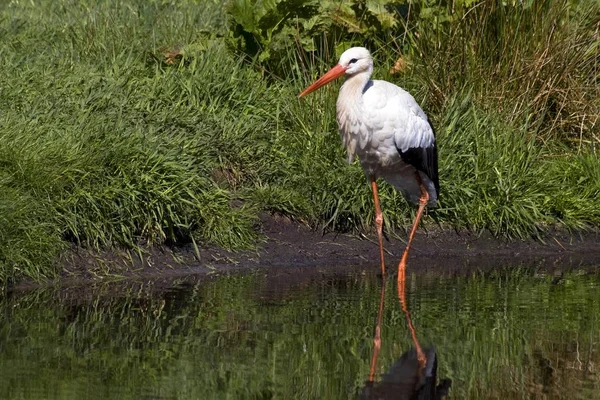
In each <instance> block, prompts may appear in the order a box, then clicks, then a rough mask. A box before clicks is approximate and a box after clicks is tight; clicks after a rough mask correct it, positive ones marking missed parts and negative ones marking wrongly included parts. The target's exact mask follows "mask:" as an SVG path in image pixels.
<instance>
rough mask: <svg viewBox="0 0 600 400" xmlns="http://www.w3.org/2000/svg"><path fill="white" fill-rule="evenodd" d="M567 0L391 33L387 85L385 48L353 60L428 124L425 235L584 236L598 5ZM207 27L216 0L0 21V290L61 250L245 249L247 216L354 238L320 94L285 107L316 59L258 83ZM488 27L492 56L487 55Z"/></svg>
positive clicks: (117, 4) (588, 218) (42, 268)
mask: <svg viewBox="0 0 600 400" xmlns="http://www.w3.org/2000/svg"><path fill="white" fill-rule="evenodd" d="M568 4H570V3H557V5H556V6H547V7H549V8H550V9H549V10H548V11H547V12H546V15H545V16H543V17H538V16H537V14H535V13H534V11H536V10H537V11H540V10H538V9H532V10H531V11H529V10H520V11H519V10H518V9H517V8H515V9H514V10H513V9H510V8H504V9H496V8H494V7H492V6H491V5H489V3H487V2H486V3H481V4H480V5H478V6H477V7H474V8H473V9H472V10H471V9H465V10H464V11H463V15H462V17H461V18H460V19H458V21H459V22H460V23H457V25H453V24H451V25H449V26H448V27H445V28H444V29H437V30H432V32H437V33H436V34H438V35H440V37H439V38H437V37H436V38H429V37H428V35H429V34H430V33H429V32H428V31H425V30H423V31H421V32H419V35H417V34H416V33H415V32H412V31H411V32H409V34H407V35H406V38H407V39H406V41H407V42H409V43H410V48H411V49H414V51H412V52H406V55H405V56H406V57H407V60H408V61H409V63H408V65H409V68H407V69H406V70H405V71H404V72H403V73H402V74H400V75H399V76H390V75H389V74H388V73H387V70H388V69H389V67H391V66H392V65H393V63H394V62H395V59H396V58H397V56H398V54H397V53H394V52H386V51H385V48H384V47H380V48H375V49H373V53H374V55H375V57H376V64H377V67H376V77H378V78H381V77H386V78H389V79H391V80H393V81H395V82H396V83H398V84H400V85H401V86H404V87H406V88H407V89H410V90H411V92H413V93H414V94H415V96H416V97H417V98H418V100H419V101H420V102H421V103H422V104H423V105H424V106H425V107H426V109H427V111H428V112H429V115H430V117H431V118H432V120H433V121H434V124H435V125H436V127H437V131H438V144H439V147H440V157H441V159H440V166H441V171H440V175H441V183H442V194H441V201H440V208H439V209H438V210H436V211H431V212H430V215H431V216H433V217H435V219H432V218H426V219H425V221H424V222H425V226H427V225H429V226H431V225H432V222H433V221H435V222H436V223H438V224H441V225H442V226H443V227H463V228H467V229H473V230H477V231H479V230H483V229H489V230H491V231H492V232H494V233H495V234H497V235H506V236H515V237H528V236H531V235H540V234H542V233H543V232H544V230H545V228H546V227H548V226H551V225H560V226H565V227H568V228H589V227H595V226H597V224H598V222H599V220H600V212H599V211H598V210H600V204H599V202H600V200H599V199H600V196H598V192H599V190H600V187H599V183H598V182H600V180H599V177H600V171H599V170H600V167H599V164H598V161H597V157H596V146H597V137H598V128H597V124H595V118H596V117H597V115H598V108H597V107H598V104H599V103H598V102H595V101H592V99H597V98H598V96H597V94H598V82H597V76H598V75H597V73H598V72H597V70H596V69H594V68H596V67H595V64H593V62H592V61H593V60H597V57H598V50H597V42H593V40H592V39H593V38H594V34H595V33H594V32H595V31H594V29H595V28H594V26H593V24H592V25H590V24H591V22H590V21H592V19H591V17H590V15H596V14H593V13H594V12H596V13H597V12H598V10H597V9H598V7H597V6H592V5H590V6H589V10H588V11H589V12H587V13H582V12H580V11H577V10H579V9H577V10H571V9H569V8H568ZM565 12H568V16H569V18H568V19H566V20H565V19H562V20H561V21H563V22H561V24H557V25H556V27H555V29H554V31H553V33H552V35H549V36H548V35H546V36H544V35H545V34H544V29H546V28H547V27H548V26H551V21H553V19H552V18H553V17H552V16H553V15H555V14H560V15H563V14H561V13H565ZM498 13H505V14H506V15H504V14H502V15H500V14H498ZM519 13H520V14H519ZM498 15H500V16H504V17H506V21H507V22H506V23H505V24H504V25H501V26H495V25H493V20H495V19H496V17H498ZM224 18H225V16H224V12H223V10H222V5H221V4H220V3H219V2H208V1H207V2H205V3H202V4H200V5H199V4H198V2H195V1H191V0H190V1H183V2H164V1H160V2H159V1H141V0H140V1H138V0H121V1H117V0H113V1H108V2H103V3H102V4H96V3H94V2H79V1H71V0H62V1H57V2H39V3H36V2H11V3H8V4H4V5H3V6H2V8H0V35H1V37H2V40H1V41H0V68H2V71H3V73H2V75H0V91H1V95H0V165H1V166H2V168H1V169H0V221H1V222H2V223H1V224H0V281H6V280H7V279H18V278H19V277H22V276H30V277H33V278H37V279H40V278H43V277H45V276H51V275H52V274H53V272H54V268H55V267H53V265H54V264H53V261H54V260H56V258H57V256H59V255H60V254H61V251H62V249H64V248H65V247H67V246H68V245H69V244H70V243H75V244H77V245H84V246H90V247H94V248H100V247H106V246H125V247H136V246H139V245H140V244H161V243H169V244H186V243H189V242H192V241H193V242H195V243H196V244H198V243H216V244H219V245H222V246H226V247H232V248H236V247H242V246H252V245H253V244H254V243H256V239H257V236H258V235H257V230H256V221H257V218H258V214H259V212H261V211H268V212H274V213H283V214H286V215H289V216H290V217H292V218H295V219H297V220H299V221H303V222H305V223H308V224H310V225H311V226H313V227H321V228H323V229H335V230H346V231H348V230H366V229H369V228H370V226H371V225H372V220H373V210H372V203H371V202H372V200H371V193H370V190H369V188H368V186H367V185H366V183H365V182H366V181H365V179H364V176H363V173H362V171H361V169H360V166H359V165H358V163H354V164H352V165H350V166H348V165H346V163H345V161H344V160H345V156H344V152H343V150H342V149H341V146H340V144H339V138H338V134H337V125H336V122H335V111H334V110H335V97H336V90H335V87H334V86H335V85H334V86H332V87H330V88H327V89H323V90H322V91H320V92H318V93H315V94H314V96H311V97H310V98H309V99H307V100H306V101H304V100H303V101H299V100H298V99H297V94H298V93H299V91H300V90H301V89H302V88H303V87H305V86H306V85H307V84H308V83H309V82H310V81H311V80H312V79H314V78H315V77H316V76H317V75H318V74H319V73H320V72H322V71H323V70H324V69H325V68H327V67H328V66H329V65H331V64H332V63H333V62H335V60H334V57H333V55H332V56H331V58H332V59H318V58H306V57H305V56H306V54H304V53H301V52H299V51H298V50H297V48H295V47H290V48H287V49H284V51H286V52H288V53H289V54H288V55H289V57H286V58H285V59H287V60H291V61H290V63H289V65H284V66H282V70H284V71H289V74H288V76H287V77H286V78H281V77H276V76H272V75H269V74H268V73H265V71H263V70H261V69H260V68H258V67H257V66H255V65H251V64H248V63H247V61H245V59H244V58H241V57H238V56H237V55H235V54H232V53H231V52H230V51H228V49H227V47H226V45H225V43H224V40H223V37H222V36H223V35H224V34H226V32H225V30H224V29H225V28H224V26H225V25H224ZM556 18H558V17H556ZM511 21H512V22H511ZM522 21H526V22H527V24H525V23H524V22H522ZM408 23H409V24H410V20H409V21H408ZM525 27H527V29H529V30H525V31H524V29H525ZM494 30H496V31H499V32H500V36H501V37H502V40H503V42H502V43H506V44H504V45H502V46H501V47H497V48H496V47H492V49H493V51H489V50H488V49H490V47H489V46H488V45H489V44H490V43H492V39H493V37H492V32H494ZM530 31H531V32H534V33H535V35H534V36H533V37H534V39H535V40H531V35H529V32H530ZM511 35H512V36H511ZM527 35H529V36H527ZM522 36H527V37H528V38H529V39H527V38H525V37H522ZM544 37H545V38H546V40H545V41H542V40H541V39H542V38H544ZM486 38H487V39H486ZM401 39H402V38H396V42H395V43H397V44H398V45H399V46H401V45H402V42H401ZM485 40H487V43H488V45H486V42H485ZM511 41H512V42H514V43H515V46H509V45H508V44H509V43H512V42H511ZM461 43H462V45H461ZM594 43H596V45H594ZM568 44H577V46H576V48H577V49H579V50H582V51H583V53H581V52H580V51H575V50H574V52H573V51H571V52H570V53H567V52H566V47H568V46H567V45H568ZM498 46H500V45H498ZM528 46H529V47H528ZM594 46H596V47H594ZM399 48H400V47H399ZM513 50H514V51H513ZM165 55H166V56H165ZM452 55H454V56H452ZM542 56H544V57H545V58H544V57H542ZM536 57H537V58H536ZM539 57H542V59H541V61H540V58H539ZM594 57H595V58H594ZM536 60H537V61H536ZM567 61H568V63H566V64H565V62H567ZM537 63H539V66H540V69H539V74H537V75H536V74H533V72H532V71H534V67H535V66H536V65H538V64H537ZM448 65H450V67H449V66H448ZM575 72H577V73H575ZM532 74H533V75H532ZM594 74H595V75H594ZM491 78H493V79H491ZM544 82H548V83H547V84H544ZM528 85H529V86H528ZM520 90H521V91H522V92H523V93H520ZM561 96H562V97H561ZM553 99H554V100H553ZM569 99H571V100H569ZM577 99H579V100H577ZM381 197H382V203H383V208H384V210H385V218H386V227H387V229H389V230H390V232H394V230H396V229H398V228H401V227H403V226H405V225H406V224H407V223H408V222H409V220H410V219H411V217H412V215H411V213H412V212H413V210H412V208H411V207H410V206H408V205H407V204H406V202H405V201H404V199H403V198H402V196H401V195H400V194H398V193H396V192H395V191H393V190H392V189H391V188H389V187H387V186H384V187H383V188H382V192H381Z"/></svg>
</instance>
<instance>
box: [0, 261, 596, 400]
mask: <svg viewBox="0 0 600 400" xmlns="http://www.w3.org/2000/svg"><path fill="white" fill-rule="evenodd" d="M374 272H376V271H370V270H369V271H364V272H363V271H353V272H352V273H350V274H348V273H346V274H344V273H331V272H329V271H328V270H327V268H322V269H318V270H317V269H314V268H312V269H310V270H306V271H300V272H296V273H290V272H289V271H283V270H282V271H280V272H275V273H274V272H272V271H271V272H269V273H265V272H264V271H263V272H259V273H255V274H249V275H234V276H224V277H214V278H207V277H203V278H197V279H195V278H191V277H190V278H186V279H180V280H176V281H168V282H167V281H149V282H137V283H136V282H129V283H126V284H120V285H118V286H114V285H96V286H87V287H85V288H63V289H45V290H33V291H29V292H25V293H10V294H9V295H6V296H4V297H0V382H2V384H1V385H0V398H1V399H8V400H12V399H24V398H26V399H68V400H69V399H81V398H86V399H95V398H98V399H103V400H108V399H143V398H153V399H223V398H232V399H238V398H239V399H247V398H251V399H269V398H282V399H296V398H299V399H303V398H310V399H351V398H356V397H359V398H366V399H374V398H383V399H386V398H390V397H389V396H388V393H390V392H394V393H395V394H396V395H398V394H399V393H401V392H403V393H404V394H403V396H404V397H401V396H397V397H396V398H422V399H425V398H436V396H437V398H439V397H441V396H443V395H444V394H445V393H447V395H446V397H445V398H448V399H489V398H511V399H512V398H524V399H527V398H559V399H560V398H564V399H578V398H579V399H594V398H599V397H600V396H598V393H600V374H599V371H598V365H600V354H599V352H598V345H599V343H600V330H599V328H600V296H599V295H598V293H599V292H598V286H599V283H600V277H599V275H598V274H597V273H596V272H594V271H593V270H591V271H587V272H585V271H580V270H565V271H564V273H562V274H561V275H560V279H557V275H556V274H554V273H547V272H544V271H540V270H537V269H530V270H527V269H514V268H513V269H506V270H502V271H495V272H492V273H487V274H481V273H469V274H464V275H456V274H453V275H449V276H443V275H439V274H428V273H422V274H416V273H413V274H411V275H410V276H409V277H407V278H408V279H407V281H406V282H405V283H404V284H403V285H402V286H400V287H398V286H397V285H396V281H395V280H394V279H387V280H385V281H382V280H380V278H379V277H378V276H376V275H375V273H374ZM421 346H422V348H423V351H422V353H423V356H424V357H422V358H424V359H426V363H425V364H421V363H419V351H418V349H420V348H421ZM450 380H451V382H452V387H451V389H450V390H448V385H449V383H450ZM365 381H366V383H365ZM426 396H429V397H426Z"/></svg>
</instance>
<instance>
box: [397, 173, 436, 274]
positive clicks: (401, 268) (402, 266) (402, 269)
mask: <svg viewBox="0 0 600 400" xmlns="http://www.w3.org/2000/svg"><path fill="white" fill-rule="evenodd" d="M415 177H416V179H417V181H418V182H419V186H420V187H421V198H420V199H419V209H418V210H417V215H416V217H415V222H413V226H412V229H411V231H410V235H409V236H408V243H407V244H406V249H405V250H404V254H402V258H401V259H400V263H399V264H398V282H400V281H404V279H405V278H406V260H407V259H408V252H409V250H410V245H411V244H412V241H413V237H414V236H415V232H416V231H417V226H419V221H420V220H421V215H422V214H423V210H424V209H425V206H426V205H427V203H428V202H429V193H428V192H427V189H425V186H423V182H422V181H421V177H420V176H419V173H418V172H415ZM398 284H400V283H398Z"/></svg>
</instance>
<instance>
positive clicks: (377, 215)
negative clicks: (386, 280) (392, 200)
mask: <svg viewBox="0 0 600 400" xmlns="http://www.w3.org/2000/svg"><path fill="white" fill-rule="evenodd" d="M375 179H376V178H375V177H374V176H372V177H370V181H371V189H373V200H374V203H375V225H376V227H377V236H379V255H380V256H381V275H382V276H385V259H384V256H383V213H382V212H381V207H380V206H379V195H378V194H377V182H376V181H375Z"/></svg>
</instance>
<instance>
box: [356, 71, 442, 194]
mask: <svg viewBox="0 0 600 400" xmlns="http://www.w3.org/2000/svg"><path fill="white" fill-rule="evenodd" d="M372 82H373V84H372V85H371V86H370V87H368V88H367V89H366V91H365V92H364V93H363V101H364V102H365V104H366V106H367V108H368V109H369V110H371V111H372V112H373V113H374V115H375V116H374V117H373V116H372V117H371V118H372V121H376V122H378V123H379V124H381V127H380V128H379V129H382V130H386V128H387V129H388V130H389V131H393V136H394V142H395V144H396V148H397V149H398V152H399V153H400V155H401V156H402V160H403V161H404V162H406V163H407V164H410V165H412V166H414V167H415V168H416V169H417V170H419V171H421V172H423V173H425V174H426V175H427V176H428V177H429V179H431V181H432V182H433V184H434V186H435V190H436V192H437V193H439V187H440V185H439V178H438V155H437V148H436V144H435V133H434V131H433V126H432V125H431V124H430V123H429V120H428V119H427V115H425V113H424V112H423V110H422V109H421V107H419V104H418V103H417V102H416V100H415V99H414V97H412V95H411V94H410V93H408V92H407V91H406V90H404V89H402V88H400V87H398V86H396V85H394V84H392V83H390V82H386V81H379V80H375V81H372Z"/></svg>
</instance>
